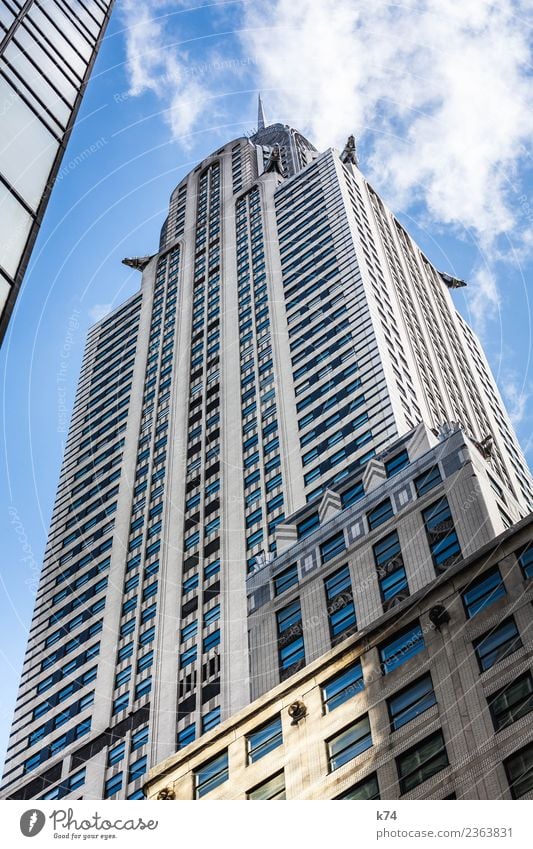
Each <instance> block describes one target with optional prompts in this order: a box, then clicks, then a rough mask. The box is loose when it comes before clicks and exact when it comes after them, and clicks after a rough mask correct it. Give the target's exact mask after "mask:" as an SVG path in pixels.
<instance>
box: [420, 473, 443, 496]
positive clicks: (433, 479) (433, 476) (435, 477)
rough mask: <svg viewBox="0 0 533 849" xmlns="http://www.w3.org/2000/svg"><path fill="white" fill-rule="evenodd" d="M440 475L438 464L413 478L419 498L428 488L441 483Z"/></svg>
mask: <svg viewBox="0 0 533 849" xmlns="http://www.w3.org/2000/svg"><path fill="white" fill-rule="evenodd" d="M441 481H442V477H441V474H440V471H439V467H438V466H433V467H432V468H431V469H428V470H427V472H424V474H422V475H419V476H418V477H417V478H415V489H416V494H417V495H418V497H419V498H421V497H422V496H423V495H425V494H426V492H429V490H430V489H433V488H434V487H435V486H438V484H439V483H441Z"/></svg>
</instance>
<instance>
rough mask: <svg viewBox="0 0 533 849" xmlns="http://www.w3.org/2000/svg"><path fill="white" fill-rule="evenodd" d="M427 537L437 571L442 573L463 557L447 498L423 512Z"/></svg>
mask: <svg viewBox="0 0 533 849" xmlns="http://www.w3.org/2000/svg"><path fill="white" fill-rule="evenodd" d="M422 516H423V519H424V524H425V526H426V535H427V540H428V543H429V548H430V551H431V556H432V558H433V563H434V564H435V567H436V569H437V571H439V572H442V571H444V570H445V569H447V568H448V566H451V565H453V563H456V562H457V560H458V559H459V558H460V557H461V548H460V546H459V540H458V539H457V534H456V533H455V527H454V524H453V519H452V514H451V512H450V507H449V505H448V501H447V499H446V498H441V499H440V501H437V502H435V504H432V505H431V507H428V508H427V509H426V510H423V511H422Z"/></svg>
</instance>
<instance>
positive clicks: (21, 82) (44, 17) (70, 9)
mask: <svg viewBox="0 0 533 849" xmlns="http://www.w3.org/2000/svg"><path fill="white" fill-rule="evenodd" d="M112 5H113V2H112V0H109V2H105V0H29V2H26V3H21V2H16V0H6V2H3V3H2V4H0V71H1V73H0V114H1V116H2V142H1V147H0V233H1V234H2V236H1V240H0V343H1V341H2V339H3V337H4V334H5V331H6V328H7V323H8V321H9V318H10V316H11V313H12V311H13V307H14V304H15V300H16V297H17V295H18V292H19V289H20V286H21V283H22V278H23V276H24V273H25V271H26V267H27V265H28V262H29V258H30V254H31V251H32V248H33V245H34V242H35V239H36V238H37V233H38V231H39V227H40V224H41V221H42V218H43V215H44V212H45V209H46V205H47V203H48V199H49V197H50V192H51V190H52V186H53V184H54V181H55V179H56V176H57V173H58V171H59V167H60V165H61V159H62V157H63V154H64V152H65V148H66V145H67V142H68V139H69V136H70V133H71V130H72V127H73V125H74V121H75V119H76V115H77V113H78V109H79V107H80V103H81V99H82V97H83V94H84V91H85V87H86V85H87V82H88V80H89V76H90V74H91V71H92V68H93V65H94V61H95V59H96V54H97V53H98V49H99V47H100V42H101V40H102V37H103V34H104V32H105V28H106V26H107V22H108V20H109V15H110V13H111V7H112Z"/></svg>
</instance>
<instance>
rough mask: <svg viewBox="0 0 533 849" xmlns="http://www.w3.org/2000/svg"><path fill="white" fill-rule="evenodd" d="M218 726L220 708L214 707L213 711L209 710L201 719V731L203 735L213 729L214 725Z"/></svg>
mask: <svg viewBox="0 0 533 849" xmlns="http://www.w3.org/2000/svg"><path fill="white" fill-rule="evenodd" d="M219 724H220V708H219V707H216V708H214V709H213V710H210V711H209V713H206V714H205V716H203V717H202V731H203V732H204V733H205V732H206V731H209V729H210V728H214V727H215V725H219Z"/></svg>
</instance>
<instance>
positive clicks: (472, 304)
mask: <svg viewBox="0 0 533 849" xmlns="http://www.w3.org/2000/svg"><path fill="white" fill-rule="evenodd" d="M468 286H469V297H468V302H467V303H468V308H469V311H470V316H469V318H470V321H471V323H472V325H473V326H474V327H475V329H476V331H477V332H478V333H479V335H480V336H483V334H484V333H485V331H486V328H487V324H488V322H489V321H493V320H494V319H496V318H498V316H499V315H500V306H501V300H500V293H499V290H498V286H497V285H496V280H495V278H494V275H493V274H492V272H491V271H490V269H489V268H487V267H484V268H476V269H475V270H474V271H473V273H472V275H471V278H470V280H469V282H468Z"/></svg>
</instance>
